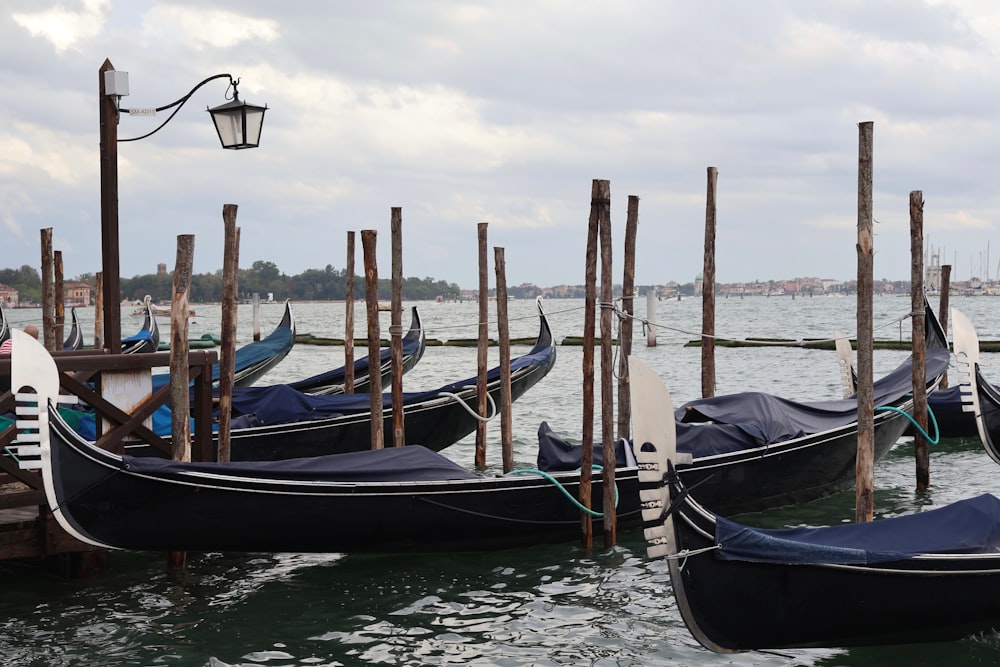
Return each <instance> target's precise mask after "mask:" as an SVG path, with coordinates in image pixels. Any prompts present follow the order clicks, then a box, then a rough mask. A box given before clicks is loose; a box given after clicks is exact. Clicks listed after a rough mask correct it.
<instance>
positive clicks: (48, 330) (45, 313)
mask: <svg viewBox="0 0 1000 667" xmlns="http://www.w3.org/2000/svg"><path fill="white" fill-rule="evenodd" d="M41 237H42V342H43V343H44V344H45V349H46V350H48V351H49V352H55V351H56V349H57V348H56V342H55V338H56V323H55V296H54V292H55V288H54V286H53V284H52V281H53V275H52V228H51V227H46V228H44V229H42V230H41Z"/></svg>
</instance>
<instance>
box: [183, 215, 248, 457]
mask: <svg viewBox="0 0 1000 667" xmlns="http://www.w3.org/2000/svg"><path fill="white" fill-rule="evenodd" d="M236 211H237V206H236V204H225V205H224V206H223V207H222V223H223V230H224V234H225V237H224V245H223V258H222V347H221V349H220V350H219V461H228V460H229V456H230V449H229V444H230V443H229V435H230V425H231V422H232V417H233V415H232V408H233V378H234V376H235V364H236V308H237V306H236V293H237V284H236V281H237V279H238V275H239V267H240V229H239V227H237V226H236ZM186 314H187V313H185V315H186Z"/></svg>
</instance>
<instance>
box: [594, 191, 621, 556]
mask: <svg viewBox="0 0 1000 667" xmlns="http://www.w3.org/2000/svg"><path fill="white" fill-rule="evenodd" d="M599 217H600V224H599V227H598V235H599V236H600V239H601V454H602V466H601V468H602V470H601V477H602V481H603V486H602V490H603V492H604V494H603V496H604V497H603V503H604V546H605V547H611V546H614V545H615V542H617V523H618V522H617V518H618V517H617V513H616V511H615V397H614V391H615V384H614V350H613V349H612V348H613V345H612V338H613V337H614V331H612V328H611V325H612V322H611V311H612V309H613V308H614V305H613V303H612V299H613V295H612V293H611V280H612V279H611V188H610V184H609V187H608V188H607V199H605V200H604V201H603V202H602V204H601V207H600V216H599Z"/></svg>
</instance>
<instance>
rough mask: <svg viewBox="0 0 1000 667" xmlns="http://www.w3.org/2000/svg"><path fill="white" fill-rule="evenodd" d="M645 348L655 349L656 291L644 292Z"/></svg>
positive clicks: (650, 289)
mask: <svg viewBox="0 0 1000 667" xmlns="http://www.w3.org/2000/svg"><path fill="white" fill-rule="evenodd" d="M646 324H647V328H646V347H656V290H655V289H653V288H652V287H650V288H649V289H648V290H646Z"/></svg>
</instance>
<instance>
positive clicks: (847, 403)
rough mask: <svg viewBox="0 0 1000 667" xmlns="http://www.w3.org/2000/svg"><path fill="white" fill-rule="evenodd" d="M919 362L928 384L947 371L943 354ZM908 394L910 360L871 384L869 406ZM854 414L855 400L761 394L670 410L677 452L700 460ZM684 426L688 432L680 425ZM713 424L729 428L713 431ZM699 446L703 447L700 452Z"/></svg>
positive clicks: (842, 421)
mask: <svg viewBox="0 0 1000 667" xmlns="http://www.w3.org/2000/svg"><path fill="white" fill-rule="evenodd" d="M925 359H926V361H925V370H926V376H927V380H928V381H931V380H933V379H934V378H936V377H937V376H939V375H941V374H942V373H944V372H945V371H946V370H947V369H948V360H949V351H948V350H947V349H936V348H935V349H929V350H927V352H926V356H925ZM912 391H913V384H912V371H911V360H910V359H908V360H907V361H906V362H904V363H903V364H901V365H900V366H898V367H897V368H896V369H895V370H893V371H892V372H891V373H889V374H888V375H886V376H885V377H883V378H880V379H879V380H877V381H876V382H875V383H874V386H873V398H874V405H875V407H876V409H877V408H878V407H879V406H884V405H888V404H890V403H893V402H895V401H898V400H900V399H901V398H903V397H904V396H906V395H907V394H909V393H911V392H912ZM857 410H858V401H857V399H856V398H845V399H840V400H830V401H814V402H809V403H798V402H796V401H791V400H788V399H785V398H780V397H778V396H774V395H771V394H765V393H762V392H745V393H740V394H730V395H725V396H714V397H710V398H703V399H699V400H695V401H690V402H688V403H685V404H684V405H682V406H680V407H679V408H677V409H676V410H675V417H676V419H677V422H678V443H677V450H678V451H687V452H690V453H691V454H692V455H693V456H694V457H695V458H701V457H704V456H710V455H712V454H718V453H722V452H724V451H732V449H730V448H735V449H738V448H739V441H741V440H743V441H744V442H745V443H746V445H745V446H760V445H764V444H769V443H776V442H783V441H785V440H791V439H794V438H799V437H802V436H805V435H809V434H812V433H819V432H822V431H827V430H830V429H834V428H839V427H841V426H846V425H848V424H851V423H853V422H856V421H857ZM704 422H712V423H711V424H705V423H704ZM688 423H690V424H692V425H693V426H694V428H684V427H682V424H688ZM716 424H723V425H730V426H731V428H729V429H725V430H720V429H716V428H715V425H716ZM706 427H711V428H712V431H711V432H712V433H713V437H706V432H704V431H699V430H698V429H705V428H706ZM702 443H704V445H703V444H702ZM702 446H705V447H707V448H708V449H706V450H704V451H703V450H702V449H701V447H702Z"/></svg>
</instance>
